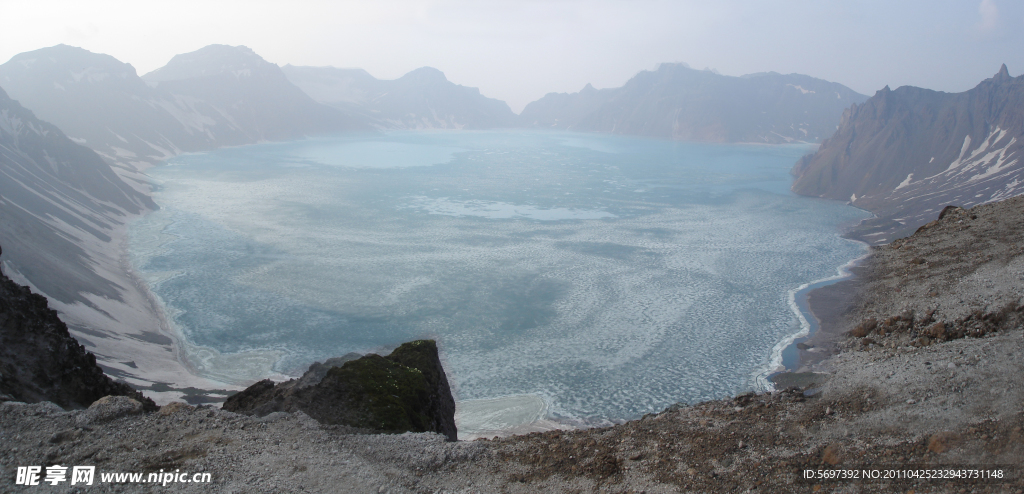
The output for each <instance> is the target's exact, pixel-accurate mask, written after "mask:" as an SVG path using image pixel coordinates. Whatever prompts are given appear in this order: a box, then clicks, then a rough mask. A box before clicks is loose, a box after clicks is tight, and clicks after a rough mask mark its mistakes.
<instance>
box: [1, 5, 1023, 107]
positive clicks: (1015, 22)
mask: <svg viewBox="0 0 1024 494" xmlns="http://www.w3.org/2000/svg"><path fill="white" fill-rule="evenodd" d="M0 16H2V17H3V18H4V20H5V21H4V29H3V30H0V62H3V61H7V60H8V59H10V58H11V57H12V56H14V55H15V54H17V53H20V52H24V51H30V50H35V49H38V48H43V47H46V46H52V45H56V44H59V43H65V44H69V45H74V46H80V47H82V48H85V49H87V50H90V51H93V52H99V53H107V54H109V55H113V56H114V57H116V58H117V59H119V60H121V61H123V62H128V63H131V64H132V65H134V66H135V67H136V69H137V70H138V72H139V74H140V75H141V74H144V73H146V72H149V71H151V70H153V69H156V68H158V67H160V66H162V65H164V64H165V63H167V61H168V60H169V59H170V58H171V57H172V56H174V55H175V54H178V53H185V52H190V51H193V50H196V49H198V48H201V47H203V46H205V45H208V44H213V43H221V44H229V45H246V46H248V47H250V48H252V49H253V50H255V51H256V53H258V54H260V55H262V56H263V58H265V59H267V60H269V61H271V62H274V63H277V64H279V65H285V64H288V63H291V64H294V65H333V66H336V67H361V68H364V69H366V70H367V71H369V72H370V73H371V74H373V75H374V76H376V77H378V78H381V79H394V78H397V77H400V76H401V75H402V74H404V73H406V72H408V71H410V70H412V69H415V68H417V67H422V66H425V65H427V66H431V67H436V68H438V69H440V70H442V71H444V73H445V75H446V76H447V77H448V79H449V80H451V81H453V82H455V83H457V84H462V85H465V86H475V87H479V88H480V91H481V92H482V93H483V94H484V95H486V96H490V97H494V98H499V99H502V100H505V101H507V102H508V103H509V105H510V106H511V107H512V109H513V110H515V111H517V112H518V111H520V110H521V109H522V107H523V106H525V105H526V103H528V102H530V101H533V100H535V99H537V98H539V97H541V96H543V95H544V94H546V93H548V92H552V91H555V92H575V91H578V90H580V89H581V88H582V87H583V86H584V85H586V84H587V83H588V82H589V83H592V84H594V86H596V87H598V88H602V87H616V86H621V85H622V84H623V83H624V82H626V81H627V80H628V79H629V78H630V77H632V76H633V75H634V74H636V73H637V72H639V71H641V70H645V69H653V68H654V67H655V66H656V65H657V64H658V63H660V62H687V63H689V64H690V66H692V67H694V68H699V69H702V68H705V67H711V68H714V69H717V70H718V71H719V72H721V73H723V74H726V75H742V74H748V73H752V72H763V71H776V72H782V73H791V72H797V73H802V74H808V75H812V76H815V77H819V78H822V79H827V80H830V81H836V82H840V83H842V84H845V85H847V86H849V87H851V88H853V89H854V90H856V91H858V92H861V93H865V94H869V95H870V94H873V93H874V92H875V91H876V90H877V89H879V88H881V87H882V86H885V85H886V84H888V85H889V86H891V87H892V88H894V89H895V88H896V87H898V86H902V85H914V86H921V87H927V88H931V89H937V90H942V91H964V90H966V89H969V88H971V87H973V86H974V85H976V84H977V83H978V82H979V81H981V80H982V79H984V78H987V77H990V76H992V75H993V74H995V72H996V71H997V70H998V68H999V64H1001V63H1006V64H1007V65H1008V66H1009V69H1010V74H1011V75H1019V74H1020V73H1021V72H1022V71H1024V35H1022V34H1021V33H1022V32H1024V2H1022V1H1021V0H960V1H946V0H897V1H892V0H886V1H853V0H843V1H823V0H779V1H770V0H758V1H754V0H751V1H739V0H716V1H714V2H708V1H692V2H691V1H686V0H671V1H659V0H653V1H642V0H641V1H600V0H597V1H594V0H590V1H578V0H547V1H540V0H537V1H532V0H514V1H486V0H471V1H458V0H437V1H427V0H422V1H417V0H378V1H372V2H371V1H363V2H351V1H338V0H330V1H326V0H325V1H311V0H310V1H306V0H293V1H288V2H284V1H261V0H200V1H194V0H176V1H173V2H170V1H161V2H153V1H144V0H134V1H127V2H123V1H82V0H76V1H66V2H64V1H46V0H37V1H31V2H30V1H21V0H18V1H12V0H0Z"/></svg>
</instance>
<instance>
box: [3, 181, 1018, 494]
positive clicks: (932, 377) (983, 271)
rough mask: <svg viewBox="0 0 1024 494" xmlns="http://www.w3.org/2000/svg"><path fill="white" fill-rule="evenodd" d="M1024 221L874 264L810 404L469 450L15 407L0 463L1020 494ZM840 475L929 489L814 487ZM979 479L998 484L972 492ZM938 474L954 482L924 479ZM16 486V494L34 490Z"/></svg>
mask: <svg viewBox="0 0 1024 494" xmlns="http://www.w3.org/2000/svg"><path fill="white" fill-rule="evenodd" d="M1022 208H1024V199H1014V200H1010V201H1004V202H999V203H994V204H989V205H984V206H979V207H976V208H974V209H971V210H967V211H964V210H953V211H951V212H947V214H946V215H945V216H944V217H943V218H942V220H939V221H937V223H935V224H933V225H931V226H930V227H929V228H926V229H924V230H922V231H921V232H918V233H917V234H915V235H913V236H912V237H910V238H907V239H905V240H901V241H899V242H894V243H893V244H891V245H887V246H882V247H877V248H875V249H874V250H873V256H872V257H871V258H870V259H869V261H868V268H869V269H867V270H865V271H863V274H864V276H866V278H867V279H866V280H865V283H866V285H862V286H870V288H869V289H866V290H864V291H860V292H858V293H857V294H855V296H856V298H857V302H856V303H854V304H851V307H852V312H851V313H850V314H848V315H847V316H848V317H847V318H846V320H847V321H848V322H850V325H849V326H840V327H827V328H823V331H840V332H841V331H844V330H846V329H851V328H856V327H857V326H858V325H859V322H861V321H864V320H866V319H869V318H873V319H874V320H876V321H878V322H879V324H878V325H877V326H876V327H875V328H873V329H872V330H871V332H870V333H869V334H868V336H864V337H852V336H850V337H844V338H843V339H842V342H841V344H839V345H838V350H839V352H840V353H838V354H837V355H834V356H833V357H831V358H830V359H828V360H825V361H824V362H822V363H820V365H818V366H817V368H816V369H815V371H816V372H815V373H814V374H813V376H812V379H811V380H810V381H807V382H806V384H805V386H804V387H803V388H789V389H785V390H779V391H775V392H772V393H769V394H762V395H753V394H744V395H740V396H736V397H734V398H731V399H724V400H717V401H710V402H704V403H698V404H692V405H686V404H680V405H677V406H673V407H670V408H669V409H667V410H665V411H663V412H661V413H657V414H650V415H647V416H645V417H644V418H642V419H640V420H636V421H632V422H628V423H625V424H620V425H616V426H613V427H606V428H598V429H586V430H573V431H566V430H561V431H559V430H556V431H549V432H544V433H533V434H529V435H525V436H513V437H506V438H501V439H495V440H484V439H481V440H476V441H470V442H466V441H459V442H447V441H445V438H444V436H442V435H440V434H433V433H423V434H401V435H386V434H383V435H382V434H354V433H353V431H352V430H351V429H348V428H345V427H341V426H330V425H322V424H319V423H317V422H316V421H315V420H313V419H311V418H310V417H309V416H308V415H306V414H305V413H302V412H295V413H290V414H288V413H273V414H270V415H266V416H264V417H262V418H255V417H248V416H244V415H239V414H236V413H232V412H229V411H226V410H221V409H217V408H211V407H201V408H193V407H190V406H187V405H184V404H173V405H169V406H165V407H163V408H162V409H161V410H160V411H159V412H158V413H151V414H145V413H142V412H141V410H138V409H137V408H138V407H136V408H130V407H123V409H125V410H128V409H130V410H131V412H129V413H112V411H110V410H111V409H112V408H113V407H112V406H111V405H112V403H107V404H101V405H96V406H95V409H91V410H88V411H71V412H69V411H64V410H61V409H59V408H57V407H54V406H52V405H48V404H35V405H25V404H18V403H10V402H8V403H0V440H2V441H4V444H7V445H10V448H8V449H6V450H3V449H0V463H2V464H6V465H40V464H46V465H50V464H53V463H58V464H61V465H95V466H96V468H97V478H99V475H100V474H101V473H110V472H140V473H148V472H153V473H158V472H159V471H160V469H164V471H171V470H176V471H177V470H180V471H181V472H187V473H188V474H190V475H191V474H193V473H200V472H208V473H210V474H211V483H210V484H212V485H210V484H196V483H176V484H175V490H177V491H181V492H209V491H210V490H217V491H222V492H243V491H244V492H277V491H282V490H292V491H299V492H337V491H339V490H343V491H348V492H393V493H407V492H417V493H419V492H438V491H442V492H513V493H514V492H524V493H525V492H700V493H719V492H721V493H726V492H728V493H732V492H763V493H791V492H805V491H806V492H885V493H888V492H910V491H913V492H934V493H958V492H993V493H995V492H1000V493H1003V492H1006V493H1016V492H1022V491H1024V472H1022V471H1021V469H1020V465H1022V464H1024V387H1022V386H1021V382H1020V376H1021V375H1024V360H1022V359H1021V358H1020V356H1021V355H1024V330H1022V329H1021V328H1020V325H1019V321H1020V318H1021V314H1022V311H1021V307H1020V306H1021V303H1020V301H1021V297H1022V296H1024V281H1022V280H1024V278H1022V276H1021V273H1022V266H1024V264H1022V263H1024V251H1022V250H1021V249H1020V237H1021V235H1022V234H1024V233H1022V232H1024V223H1022V221H1024V219H1022V218H1021V213H1020V212H1021V211H1022V210H1024V209H1022ZM922 259H923V260H924V261H923V262H922V261H921V260H922ZM932 281H934V284H932V283H931V282H932ZM1001 301H1012V302H1014V305H1013V306H1012V307H1011V306H1009V305H1007V306H1004V305H1002V303H1001ZM1005 307H1010V309H1009V312H1007V311H1006V310H1004V309H1005ZM1000 314H1001V315H1000ZM972 315H973V317H974V319H971V320H968V319H970V318H971V317H972ZM925 317H932V318H934V319H935V320H936V321H948V322H950V323H951V326H952V329H953V331H950V333H949V337H946V336H943V337H940V338H932V337H931V336H928V334H925V332H926V331H932V329H930V328H933V327H934V323H930V324H928V325H924V324H921V325H919V324H916V322H911V321H921V322H922V323H923V322H924V319H925ZM993 318H997V319H993ZM961 319H962V320H963V321H961ZM990 319H991V320H990ZM986 320H990V321H989V322H990V323H991V324H989V323H985V322H983V321H986ZM958 321H961V322H958ZM972 321H973V322H972ZM1014 321H1017V322H1014ZM879 328H884V329H881V330H880V329H879ZM960 329H964V332H963V334H962V336H963V337H958V336H960V333H959V330H960ZM923 337H928V338H929V340H924V339H922V338H923ZM864 338H870V339H872V341H871V342H867V343H866V344H865V341H864ZM836 469H843V470H847V471H849V470H854V471H856V472H863V471H865V470H867V471H869V472H871V471H878V473H879V475H880V476H883V475H884V473H885V472H886V471H890V472H891V471H893V470H900V471H910V472H912V473H916V474H918V475H915V476H914V477H913V478H904V479H895V480H894V479H886V478H878V479H864V478H857V479H849V478H847V479H843V478H835V477H836V476H829V477H831V478H805V475H806V472H808V471H810V474H811V475H812V476H817V475H819V472H821V475H823V476H824V475H827V472H826V470H836ZM964 470H967V472H966V473H968V474H970V475H975V477H976V476H977V475H980V474H982V473H987V474H990V475H989V478H987V479H981V478H965V477H963V476H959V475H961V473H964V472H963V471H964ZM982 470H984V472H982ZM940 471H941V472H947V473H948V472H950V471H952V472H953V474H954V476H952V477H950V478H936V479H924V478H920V477H919V475H920V474H921V473H924V474H929V473H936V472H939V473H941V472H940ZM958 472H959V473H958ZM7 475H8V476H7V477H5V478H3V479H0V482H6V483H7V485H4V487H7V489H8V490H11V491H14V492H34V491H35V490H38V487H36V486H14V485H10V484H12V483H13V482H12V480H13V479H14V477H13V474H7ZM189 478H190V479H191V477H189ZM114 484H116V485H114ZM108 487H111V488H114V489H117V490H120V491H123V492H148V489H149V488H150V486H148V485H145V483H132V482H130V481H127V480H122V481H114V482H111V483H109V485H108Z"/></svg>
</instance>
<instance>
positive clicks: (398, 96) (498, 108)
mask: <svg viewBox="0 0 1024 494" xmlns="http://www.w3.org/2000/svg"><path fill="white" fill-rule="evenodd" d="M282 70H283V71H284V73H285V75H287V76H288V80H290V81H291V82H292V83H293V84H295V85H296V86H298V87H300V88H301V89H302V90H303V91H305V92H306V94H309V95H310V96H311V97H312V98H313V99H315V100H316V101H318V102H320V103H323V104H325V105H330V106H333V107H336V108H340V109H342V110H345V111H349V112H352V113H358V114H360V115H363V116H365V117H367V118H369V119H372V120H373V121H374V122H375V123H376V124H377V125H379V126H380V127H383V128H392V129H491V128H498V127H512V126H514V125H515V124H516V121H517V120H516V115H515V114H514V113H512V110H511V109H510V108H509V106H508V104H506V103H505V102H504V101H500V100H496V99H493V98H488V97H486V96H484V95H482V94H480V90H479V89H477V88H473V87H466V86H460V85H457V84H454V83H452V82H449V81H448V79H447V78H445V76H444V73H442V72H441V71H440V70H437V69H434V68H431V67H421V68H419V69H416V70H414V71H412V72H409V73H408V74H406V75H404V76H402V77H400V78H398V79H395V80H390V81H387V80H380V79H377V78H375V77H373V76H371V75H370V74H368V73H367V72H366V71H365V70H362V69H338V68H334V67H296V66H293V65H285V66H284V67H282Z"/></svg>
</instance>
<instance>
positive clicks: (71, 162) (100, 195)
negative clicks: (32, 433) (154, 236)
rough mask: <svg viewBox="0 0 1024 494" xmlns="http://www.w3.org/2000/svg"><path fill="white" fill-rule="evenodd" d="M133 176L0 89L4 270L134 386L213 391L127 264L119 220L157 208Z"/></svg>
mask: <svg viewBox="0 0 1024 494" xmlns="http://www.w3.org/2000/svg"><path fill="white" fill-rule="evenodd" d="M115 170H116V171H119V172H121V173H120V174H119V173H116V172H115ZM122 177H127V178H128V179H129V180H128V181H126V180H124V179H122ZM132 177H136V178H138V175H137V170H135V169H134V168H133V167H132V166H131V165H130V164H123V163H122V166H121V167H117V168H112V167H111V164H110V163H109V162H108V161H106V160H104V159H103V158H102V157H100V156H99V155H97V153H95V152H94V151H92V150H90V149H89V148H87V147H85V146H83V145H80V144H77V143H75V142H73V141H72V140H71V139H70V138H68V137H67V136H66V135H65V134H64V133H63V132H62V131H61V130H60V129H58V128H57V127H56V126H54V125H52V124H50V123H47V122H44V121H42V120H40V119H38V118H36V116H35V115H34V114H33V113H32V112H31V111H29V110H27V109H25V108H24V107H22V106H21V105H20V104H19V103H18V102H17V101H14V100H12V99H11V98H9V97H8V96H7V94H6V93H4V92H3V90H2V89H0V242H2V243H3V245H4V248H5V251H4V255H3V259H2V263H3V266H4V271H5V272H6V273H7V275H8V276H10V277H11V278H12V279H13V280H15V281H16V282H17V283H19V284H22V285H29V286H31V287H32V289H33V290H34V291H35V292H36V293H39V294H41V295H45V296H46V297H47V298H48V299H49V301H50V307H51V308H53V309H55V310H57V311H58V312H60V313H61V317H62V318H63V320H64V321H65V322H66V323H67V324H68V326H69V327H70V330H71V333H72V334H73V335H74V336H75V337H76V338H78V339H79V341H81V342H82V343H83V344H85V345H86V346H87V347H88V348H89V349H90V350H91V351H93V352H94V353H95V354H96V355H97V356H98V361H99V364H100V365H101V366H102V367H103V368H104V369H105V370H106V371H107V372H111V373H113V375H116V376H118V377H123V378H125V379H128V380H130V381H131V382H132V384H134V385H138V386H149V385H153V384H155V383H158V382H159V383H161V384H160V385H161V386H163V387H164V388H166V387H167V386H168V385H170V386H173V387H189V386H195V387H206V388H211V389H215V388H217V387H218V386H217V385H214V384H212V383H210V382H209V381H207V380H205V379H198V378H195V377H194V376H192V375H191V374H190V373H189V372H188V370H187V369H185V368H184V367H183V366H182V364H181V363H180V362H179V361H178V359H177V356H176V352H177V350H176V349H175V348H174V341H173V339H172V338H171V337H170V336H168V335H169V334H170V332H169V330H168V328H166V327H164V326H163V321H162V320H161V318H160V317H159V309H157V306H156V305H155V303H154V300H153V299H152V297H151V296H150V294H149V292H148V291H147V289H146V288H145V286H144V285H142V284H140V283H139V282H138V281H137V280H135V279H134V278H133V277H132V274H131V270H130V269H129V267H128V262H127V258H126V257H125V255H126V254H125V253H124V250H123V249H124V245H123V242H124V239H125V232H126V229H127V225H128V223H129V222H130V221H131V220H132V219H133V218H135V217H137V215H139V214H142V213H143V212H145V211H148V210H150V209H152V208H155V207H156V206H155V205H154V204H153V202H152V200H151V199H150V198H149V196H148V194H146V189H147V186H146V185H145V184H144V183H143V182H141V181H139V182H134V183H132V182H131V178H132ZM139 375H145V376H147V379H148V380H140V379H136V378H133V376H139ZM173 396H180V394H176V395H173Z"/></svg>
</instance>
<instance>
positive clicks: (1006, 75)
mask: <svg viewBox="0 0 1024 494" xmlns="http://www.w3.org/2000/svg"><path fill="white" fill-rule="evenodd" d="M992 79H993V80H996V81H1008V80H1010V79H1012V77H1010V71H1009V70H1007V68H1006V64H1005V63H1004V64H1003V65H1002V67H999V72H997V73H996V75H995V76H994V77H993V78H992Z"/></svg>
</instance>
